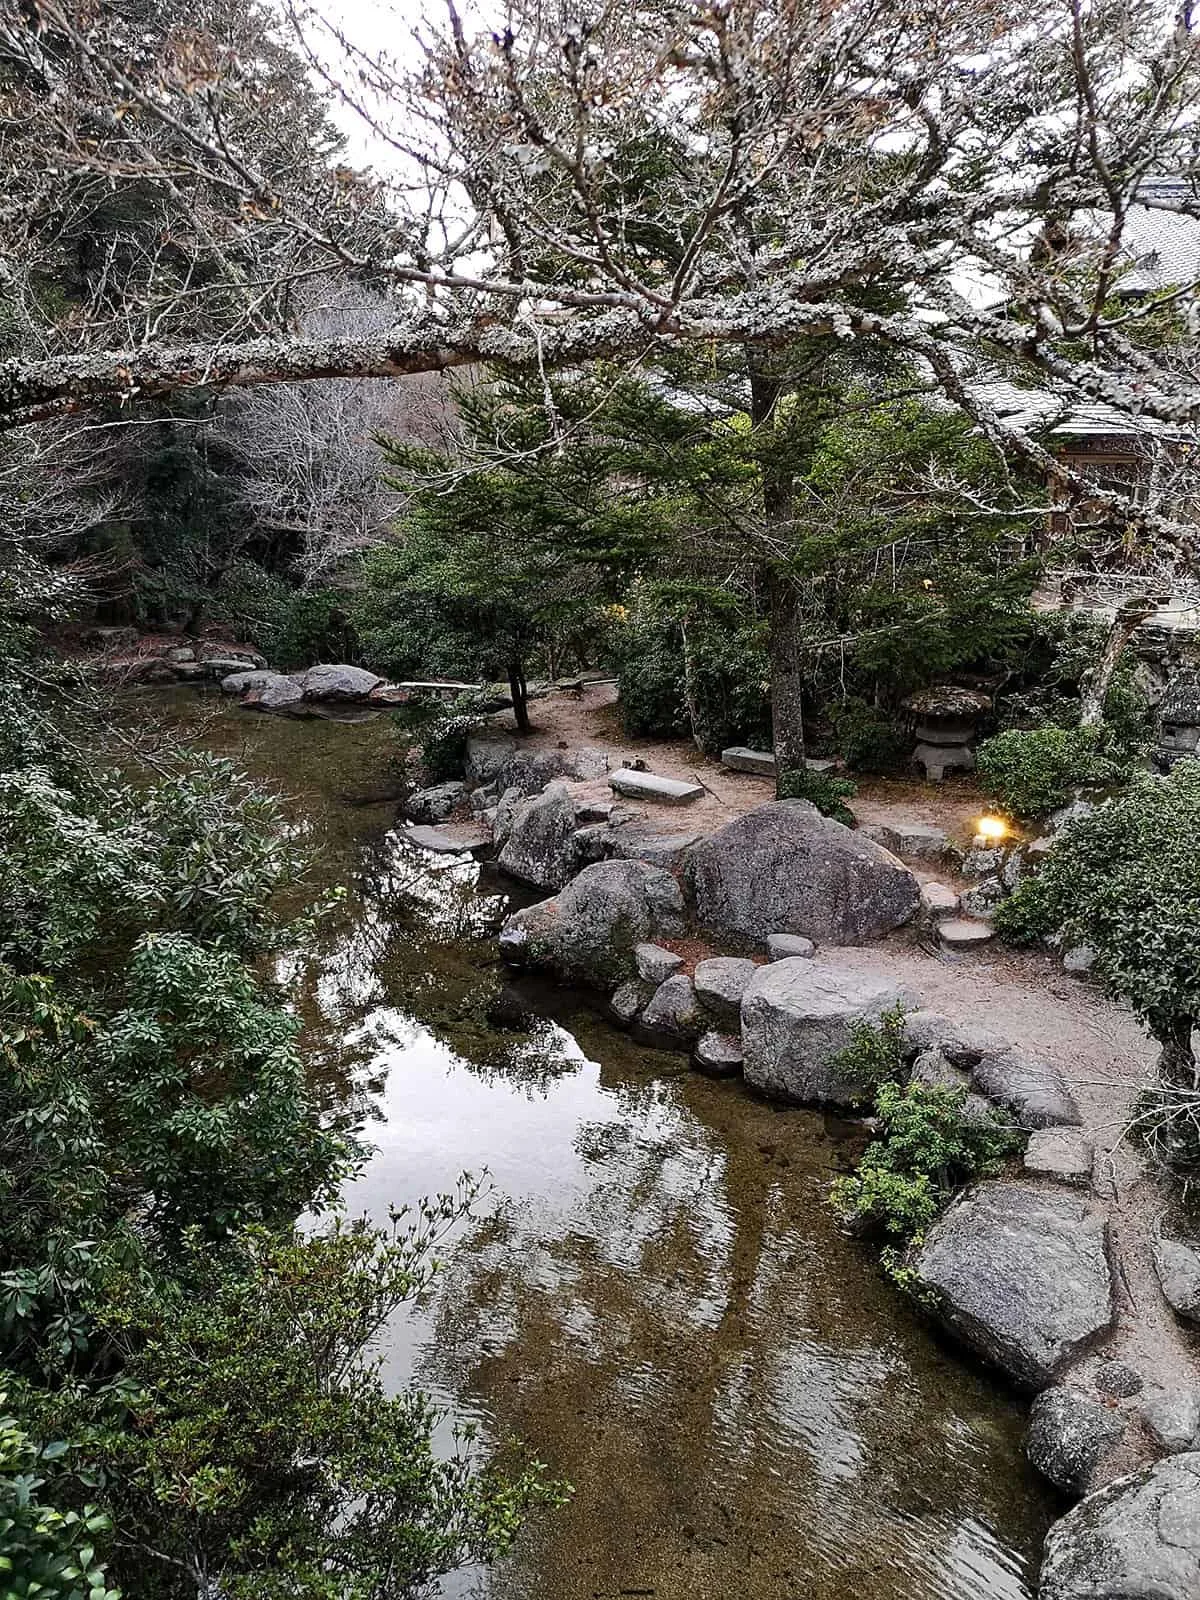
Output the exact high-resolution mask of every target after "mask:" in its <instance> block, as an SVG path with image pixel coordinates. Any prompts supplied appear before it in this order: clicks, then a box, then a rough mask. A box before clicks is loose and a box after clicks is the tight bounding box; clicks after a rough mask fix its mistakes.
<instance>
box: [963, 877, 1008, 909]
mask: <svg viewBox="0 0 1200 1600" xmlns="http://www.w3.org/2000/svg"><path fill="white" fill-rule="evenodd" d="M1006 898H1007V896H1006V895H1005V892H1004V885H1003V884H1002V883H1001V882H1000V879H999V878H982V879H980V881H979V882H978V883H973V884H972V885H971V887H970V888H969V889H965V890H964V891H963V894H962V897H961V900H960V902H959V903H960V904H961V906H962V908H963V910H964V911H965V912H966V914H967V916H968V917H990V916H991V914H992V912H993V911H995V909H996V907H997V906H998V905H999V904H1000V903H1001V902H1002V901H1003V900H1005V899H1006Z"/></svg>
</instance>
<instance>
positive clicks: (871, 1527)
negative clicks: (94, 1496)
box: [159, 698, 1054, 1600]
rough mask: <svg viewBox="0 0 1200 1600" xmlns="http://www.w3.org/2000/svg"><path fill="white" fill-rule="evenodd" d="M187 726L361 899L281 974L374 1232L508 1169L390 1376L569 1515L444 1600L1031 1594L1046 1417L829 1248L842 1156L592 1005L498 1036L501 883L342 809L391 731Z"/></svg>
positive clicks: (194, 708) (840, 1147)
mask: <svg viewBox="0 0 1200 1600" xmlns="http://www.w3.org/2000/svg"><path fill="white" fill-rule="evenodd" d="M159 705H160V707H161V705H162V701H161V700H160V701H159ZM201 705H204V706H205V707H206V710H205V712H204V720H203V725H202V726H199V724H198V718H199V717H200V711H199V709H198V708H199V707H200V706H201ZM169 715H170V716H171V718H172V719H173V720H178V721H180V722H182V723H183V724H184V725H185V726H188V727H190V728H192V729H193V730H196V729H197V728H198V730H199V731H198V733H197V738H198V741H199V742H202V743H204V744H206V745H207V746H208V747H210V748H214V749H220V750H223V751H227V752H228V753H230V754H233V755H236V756H237V757H239V758H240V759H241V760H242V761H243V762H244V763H245V764H246V765H247V766H248V767H249V768H250V769H251V770H252V771H254V772H256V773H258V774H259V775H261V776H263V777H264V778H266V779H268V780H269V781H271V782H272V783H273V784H274V785H275V786H276V787H277V788H282V789H283V790H284V791H285V792H286V793H287V794H288V796H289V797H290V800H289V807H290V813H291V815H292V816H293V817H294V819H295V825H296V827H297V829H298V831H299V832H302V833H304V834H305V835H307V836H308V837H309V839H310V843H311V844H312V845H314V846H315V848H316V851H317V860H318V863H319V871H318V874H317V876H318V878H319V879H320V880H323V881H324V882H325V883H328V884H335V883H341V884H344V885H345V886H346V887H347V889H348V895H347V898H346V901H345V902H344V905H343V907H342V909H341V910H340V911H339V913H338V914H337V915H336V917H335V918H334V919H333V920H332V921H330V922H329V923H328V924H327V925H326V926H325V927H324V928H323V929H322V930H321V931H320V932H319V933H318V935H317V936H316V938H315V939H314V942H313V944H312V947H311V948H309V949H307V950H306V951H304V952H303V953H302V955H300V956H299V957H297V958H296V959H295V962H294V966H293V971H292V972H291V974H289V975H290V976H292V977H294V978H295V979H296V980H297V982H298V990H299V993H300V995H301V1000H300V1004H301V1009H302V1011H303V1014H304V1018H305V1023H306V1029H307V1034H308V1040H309V1044H310V1047H311V1049H312V1051H313V1054H314V1057H315V1059H316V1061H317V1064H318V1071H319V1073H320V1074H321V1081H322V1083H323V1084H325V1085H326V1086H327V1092H328V1093H329V1094H330V1096H331V1098H339V1099H342V1100H345V1098H346V1097H347V1096H348V1095H349V1094H350V1093H351V1088H350V1086H351V1085H353V1086H354V1089H353V1093H354V1094H355V1095H357V1096H358V1097H359V1098H360V1100H361V1106H362V1110H363V1113H364V1115H365V1117H366V1118H367V1136H368V1137H369V1138H370V1140H371V1142H372V1144H373V1146H374V1149H375V1154H374V1156H373V1158H372V1160H371V1161H370V1163H369V1164H368V1166H367V1168H366V1170H365V1171H364V1173H363V1175H362V1176H361V1178H360V1179H358V1180H357V1181H356V1182H355V1183H354V1185H353V1186H352V1187H351V1188H350V1190H349V1191H348V1193H347V1204H348V1206H349V1207H350V1209H351V1210H352V1211H354V1212H362V1211H367V1212H370V1213H372V1214H374V1215H376V1216H378V1217H380V1218H384V1217H386V1214H387V1212H388V1208H389V1207H392V1206H398V1205H402V1204H404V1203H406V1202H411V1201H412V1200H414V1199H416V1198H418V1197H420V1196H421V1195H424V1194H428V1193H433V1192H436V1191H440V1190H446V1189H449V1188H451V1187H452V1186H453V1184H454V1182H455V1180H456V1178H457V1176H458V1175H459V1173H461V1172H463V1171H470V1172H473V1173H480V1172H481V1171H483V1170H484V1169H486V1170H487V1172H488V1174H489V1175H490V1185H491V1189H490V1193H489V1194H488V1196H487V1198H486V1199H485V1201H484V1202H483V1203H482V1205H481V1206H480V1208H479V1215H478V1217H477V1219H476V1220H475V1221H474V1222H473V1223H471V1224H469V1225H468V1226H467V1227H466V1228H465V1229H464V1230H463V1231H462V1232H461V1234H460V1236H459V1239H458V1243H457V1246H456V1248H455V1250H454V1251H453V1253H452V1255H451V1258H450V1260H449V1263H448V1266H447V1269H446V1271H445V1274H444V1276H443V1277H442V1279H441V1280H440V1284H439V1287H438V1288H437V1290H436V1291H435V1292H434V1293H432V1294H431V1295H430V1297H429V1299H428V1301H427V1303H425V1304H422V1305H421V1306H419V1307H417V1308H415V1309H414V1310H413V1311H411V1312H408V1313H406V1314H405V1315H404V1316H403V1317H402V1318H400V1319H398V1320H397V1323H396V1326H395V1327H394V1329H393V1334H392V1341H391V1343H390V1344H389V1347H388V1350H387V1352H386V1366H387V1372H388V1375H389V1378H390V1379H391V1380H392V1381H394V1382H396V1383H400V1382H405V1381H410V1380H415V1381H416V1382H418V1383H419V1384H421V1385H422V1386H423V1387H424V1388H425V1389H427V1390H428V1391H429V1392H430V1393H431V1394H433V1395H434V1396H435V1397H436V1398H437V1399H438V1400H439V1401H441V1402H442V1403H443V1404H444V1405H445V1406H446V1407H447V1408H448V1410H449V1411H450V1412H451V1414H452V1415H453V1416H454V1417H456V1418H457V1419H459V1420H460V1421H472V1422H475V1423H476V1424H477V1425H478V1427H479V1429H480V1432H481V1435H482V1437H483V1438H484V1439H485V1440H488V1441H493V1440H495V1441H498V1440H504V1439H509V1438H513V1437H519V1438H522V1439H524V1440H525V1441H527V1443H528V1445H529V1446H530V1448H531V1449H532V1450H533V1452H534V1453H535V1454H536V1455H537V1456H538V1457H539V1458H540V1459H541V1460H543V1461H545V1462H546V1463H547V1464H548V1465H549V1466H550V1468H551V1469H552V1471H553V1472H554V1473H555V1474H556V1475H560V1476H562V1477H565V1478H567V1479H568V1480H570V1482H571V1483H572V1484H573V1485H574V1488H575V1493H574V1497H573V1499H572V1501H571V1503H570V1505H569V1506H568V1507H567V1508H566V1509H565V1510H563V1511H560V1512H557V1513H549V1514H547V1515H545V1516H544V1517H542V1518H540V1519H539V1520H537V1521H536V1522H535V1524H534V1525H533V1526H532V1527H531V1528H530V1530H529V1531H528V1532H527V1533H526V1534H525V1535H524V1536H523V1538H522V1542H521V1544H520V1546H519V1548H518V1549H517V1551H516V1552H515V1553H514V1555H513V1556H512V1557H510V1558H509V1559H507V1560H506V1561H504V1562H503V1563H501V1564H500V1565H499V1567H498V1568H496V1569H495V1570H494V1571H491V1572H474V1573H468V1574H464V1575H459V1576H457V1577H456V1578H454V1579H453V1580H451V1581H450V1582H448V1583H447V1584H446V1586H445V1587H444V1589H443V1591H442V1593H443V1595H444V1596H446V1597H450V1596H462V1595H467V1594H472V1595H474V1594H479V1595H482V1596H487V1597H488V1600H593V1597H604V1600H607V1597H610V1596H611V1597H618V1596H653V1597H655V1600H777V1597H785V1596H787V1597H791V1596H795V1597H803V1600H1023V1597H1028V1596H1030V1595H1031V1594H1032V1592H1033V1583H1034V1577H1035V1574H1036V1563H1037V1552H1038V1550H1039V1548H1040V1545H1041V1540H1042V1536H1043V1534H1044V1531H1045V1528H1046V1526H1047V1524H1048V1522H1049V1520H1050V1518H1051V1516H1052V1515H1053V1514H1054V1513H1053V1508H1052V1506H1051V1504H1050V1503H1049V1501H1048V1500H1047V1498H1046V1496H1045V1494H1044V1493H1043V1491H1042V1489H1041V1488H1040V1487H1039V1484H1038V1482H1037V1481H1036V1479H1035V1477H1034V1475H1033V1474H1032V1472H1031V1471H1030V1469H1029V1468H1028V1467H1027V1465H1026V1463H1025V1461H1024V1458H1023V1455H1022V1452H1021V1448H1020V1444H1021V1432H1022V1423H1023V1418H1024V1408H1023V1407H1022V1406H1021V1405H1020V1403H1019V1402H1017V1401H1016V1400H1014V1399H1013V1398H1012V1397H1011V1396H1009V1395H1007V1394H1005V1393H1004V1392H1003V1391H1001V1390H1000V1389H998V1388H997V1387H996V1386H995V1385H994V1384H993V1383H992V1381H991V1380H990V1379H989V1378H988V1377H987V1376H986V1375H984V1374H981V1373H978V1372H975V1371H973V1370H971V1369H969V1368H968V1367H966V1366H965V1365H964V1364H963V1363H962V1362H961V1361H960V1360H959V1359H958V1357H956V1356H955V1355H954V1354H953V1353H951V1352H949V1351H946V1350H944V1349H941V1348H939V1347H938V1346H937V1345H936V1344H935V1342H934V1341H933V1339H932V1338H931V1336H930V1334H929V1332H928V1331H927V1329H925V1328H924V1327H923V1326H922V1325H921V1323H920V1321H919V1320H918V1319H917V1318H916V1317H915V1316H913V1315H912V1314H911V1313H910V1312H909V1311H908V1309H907V1308H906V1306H905V1305H904V1303H903V1302H902V1301H901V1300H900V1299H899V1298H898V1296H897V1295H896V1294H895V1293H894V1292H893V1291H892V1290H891V1289H890V1288H889V1287H888V1286H887V1284H886V1283H885V1282H883V1281H882V1280H881V1279H880V1277H879V1276H878V1274H877V1272H876V1271H875V1270H874V1268H873V1266H872V1262H871V1258H870V1255H869V1253H868V1252H867V1251H866V1250H865V1249H864V1248H863V1247H862V1246H860V1245H858V1244H856V1243H854V1242H853V1241H850V1240H847V1239H845V1238H844V1237H843V1236H842V1235H841V1234H840V1233H839V1232H838V1230H837V1228H836V1227H835V1226H834V1224H833V1221H832V1219H831V1217H830V1214H829V1212H828V1209H827V1207H826V1205H825V1200H824V1196H825V1192H826V1189H827V1187H828V1184H829V1181H830V1179H831V1178H832V1177H833V1176H834V1175H836V1173H837V1172H838V1171H839V1170H840V1169H841V1167H842V1166H843V1165H844V1164H845V1163H846V1161H847V1160H848V1159H849V1152H850V1149H851V1148H852V1147H850V1146H847V1144H846V1143H845V1142H844V1137H843V1135H844V1133H845V1130H844V1129H841V1128H839V1127H837V1126H836V1125H831V1124H827V1123H826V1122H825V1121H824V1120H823V1119H822V1118H820V1117H818V1116H814V1115H810V1114H807V1113H802V1112H798V1111H782V1110H778V1109H774V1108H772V1107H770V1106H768V1105H765V1104H763V1103H762V1102H761V1101H757V1100H755V1099H753V1098H751V1097H750V1096H749V1095H748V1094H746V1093H745V1091H744V1090H743V1089H742V1088H741V1087H740V1086H739V1085H730V1084H720V1083H713V1082H710V1081H708V1080H706V1079H703V1078H700V1077H698V1076H697V1075H696V1074H694V1073H690V1072H688V1071H687V1070H686V1068H685V1067H684V1066H683V1064H682V1062H681V1061H680V1059H679V1058H678V1057H674V1056H669V1055H662V1054H658V1053H655V1052H650V1051H646V1050H642V1049H639V1048H637V1047H635V1046H633V1045H632V1044H631V1043H630V1042H629V1041H628V1040H627V1039H625V1038H624V1037H623V1036H621V1035H620V1034H617V1033H615V1032H613V1031H612V1030H610V1029H608V1028H607V1027H606V1026H605V1025H604V1024H602V1023H601V1022H600V1021H599V1020H598V1019H597V1018H596V1017H595V1016H594V1015H593V1014H591V1013H590V1012H589V1011H588V1010H587V1009H586V1008H585V1007H584V1006H583V1004H582V1003H581V1002H580V1001H579V1000H578V998H572V997H570V996H563V995H562V994H554V993H553V992H551V991H541V992H539V993H532V992H531V993H529V994H527V995H526V998H527V999H529V1000H531V1001H532V1003H533V1004H534V1006H535V1008H536V1010H537V1012H538V1017H537V1018H536V1019H535V1021H534V1023H533V1026H532V1027H531V1028H529V1029H525V1030H520V1031H510V1030H505V1029H498V1028H496V1027H494V1026H491V1025H489V1023H488V1022H487V1020H486V1018H487V1002H488V998H489V996H492V995H494V993H495V992H496V990H497V988H498V986H499V985H500V984H502V983H503V982H504V976H503V974H502V973H501V972H500V971H499V969H498V968H497V967H496V966H495V963H494V951H493V947H492V945H491V944H490V943H489V941H488V939H487V938H486V936H485V935H486V930H487V929H488V927H489V926H491V925H494V921H495V918H496V915H497V914H498V912H499V910H500V909H501V907H502V905H503V890H502V888H501V887H500V886H499V885H497V884H490V885H489V884H488V882H487V881H486V880H485V881H482V882H481V881H479V876H478V869H476V868H475V867H473V866H471V865H470V864H467V863H458V864H453V863H451V864H449V865H447V864H445V863H444V862H443V863H440V864H439V863H436V862H431V861H429V860H428V859H425V858H417V857H414V856H412V855H410V854H408V853H407V852H406V850H405V848H404V847H403V846H402V845H401V844H400V843H399V841H398V840H397V839H396V837H395V836H394V834H392V833H390V832H389V829H390V827H391V824H392V820H393V815H394V811H395V807H394V805H389V804H386V803H383V804H375V805H355V804H351V803H349V800H352V799H361V798H363V795H364V792H370V791H371V789H372V788H373V787H374V788H376V789H377V788H378V784H379V782H380V779H381V778H382V777H383V776H384V775H385V770H386V767H387V764H388V761H389V760H390V759H391V755H392V752H393V749H394V740H395V734H394V732H393V731H392V730H391V729H390V728H389V727H388V726H387V725H386V724H385V723H383V722H376V723H369V724H357V725H348V726H347V725H338V724H329V723H324V724H314V723H295V722H289V721H287V720H286V719H280V720H275V719H272V718H252V717H248V716H247V715H246V714H245V713H240V712H238V711H236V710H227V711H226V710H222V711H217V712H214V711H213V709H212V703H211V702H201V701H199V700H197V699H193V698H185V699H184V698H181V699H180V700H178V701H177V702H174V703H173V705H172V708H171V710H170V712H169Z"/></svg>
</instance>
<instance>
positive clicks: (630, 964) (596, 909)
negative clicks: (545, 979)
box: [500, 861, 683, 988]
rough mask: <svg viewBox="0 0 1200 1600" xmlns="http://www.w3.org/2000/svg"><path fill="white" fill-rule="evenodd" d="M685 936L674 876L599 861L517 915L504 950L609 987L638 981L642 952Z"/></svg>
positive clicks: (635, 864) (507, 927) (520, 960)
mask: <svg viewBox="0 0 1200 1600" xmlns="http://www.w3.org/2000/svg"><path fill="white" fill-rule="evenodd" d="M682 932H683V896H682V895H681V894H680V892H679V885H678V884H677V883H676V882H675V879H674V878H672V877H671V875H670V873H668V872H663V871H661V870H660V869H659V868H658V867H650V866H647V865H646V863H645V862H643V861H598V862H596V863H595V865H594V866H590V867H585V868H584V869H583V871H582V872H581V873H580V874H579V876H578V877H577V878H573V879H572V880H571V882H570V883H569V884H567V886H566V888H565V889H564V890H563V891H562V893H561V894H559V895H556V896H555V897H554V898H553V899H551V900H539V901H538V903H537V904H536V905H533V906H526V907H525V908H524V909H523V910H521V911H516V912H514V913H513V915H512V916H511V917H509V918H508V919H507V920H506V922H505V923H504V926H503V928H502V929H501V931H500V950H501V954H502V955H503V956H504V958H505V959H506V960H508V961H512V962H515V963H517V964H526V963H528V964H531V965H534V966H543V967H549V968H550V969H551V970H553V971H555V972H557V973H558V974H559V976H560V977H563V978H566V979H568V980H570V981H573V982H577V983H583V984H587V985H590V986H592V987H595V988H606V987H609V986H615V985H616V984H619V983H621V982H622V981H624V980H625V979H626V978H631V977H633V975H634V971H635V966H634V956H633V952H634V949H635V947H636V946H637V945H639V944H643V943H652V942H653V941H654V939H655V938H656V937H657V936H660V935H664V934H665V935H667V936H668V937H670V936H672V935H675V934H681V933H682Z"/></svg>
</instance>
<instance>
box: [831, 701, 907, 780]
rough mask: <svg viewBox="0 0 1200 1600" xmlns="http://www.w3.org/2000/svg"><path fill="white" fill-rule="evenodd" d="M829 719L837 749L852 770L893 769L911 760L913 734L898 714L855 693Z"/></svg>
mask: <svg viewBox="0 0 1200 1600" xmlns="http://www.w3.org/2000/svg"><path fill="white" fill-rule="evenodd" d="M829 720H830V722H831V723H832V724H833V731H834V740H835V742H836V746H837V749H838V750H839V751H840V753H841V756H842V759H843V760H844V761H845V763H846V765H847V767H849V768H850V770H851V771H853V772H879V773H891V772H899V771H902V770H903V768H904V767H905V766H906V765H907V764H908V758H909V756H910V754H911V753H912V747H913V740H912V734H911V733H910V732H909V730H908V728H907V727H906V726H905V725H904V724H903V722H901V721H900V720H899V719H898V718H895V717H887V716H885V715H884V714H883V713H882V712H881V711H879V710H877V709H876V708H875V707H874V706H871V705H868V704H867V702H866V701H865V700H859V699H856V698H854V697H853V696H852V697H851V698H850V699H848V700H843V701H842V702H841V704H840V705H837V706H834V707H833V709H832V710H831V712H830V714H829Z"/></svg>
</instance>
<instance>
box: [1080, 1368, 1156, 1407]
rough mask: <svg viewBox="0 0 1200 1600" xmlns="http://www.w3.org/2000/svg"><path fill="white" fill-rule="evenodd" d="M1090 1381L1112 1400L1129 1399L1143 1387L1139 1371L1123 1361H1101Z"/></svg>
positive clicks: (1139, 1392)
mask: <svg viewBox="0 0 1200 1600" xmlns="http://www.w3.org/2000/svg"><path fill="white" fill-rule="evenodd" d="M1092 1381H1093V1382H1094V1383H1095V1385H1096V1387H1097V1389H1099V1391H1100V1393H1101V1394H1107V1395H1111V1396H1112V1398H1113V1399H1114V1400H1130V1399H1132V1398H1133V1396H1134V1395H1135V1394H1141V1392H1142V1390H1143V1389H1144V1388H1145V1383H1144V1382H1143V1381H1142V1375H1141V1373H1140V1372H1137V1371H1135V1369H1134V1368H1133V1367H1131V1366H1129V1365H1128V1364H1127V1363H1126V1362H1124V1361H1102V1362H1101V1363H1100V1365H1099V1366H1098V1367H1097V1368H1096V1370H1095V1372H1094V1373H1093V1374H1092Z"/></svg>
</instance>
